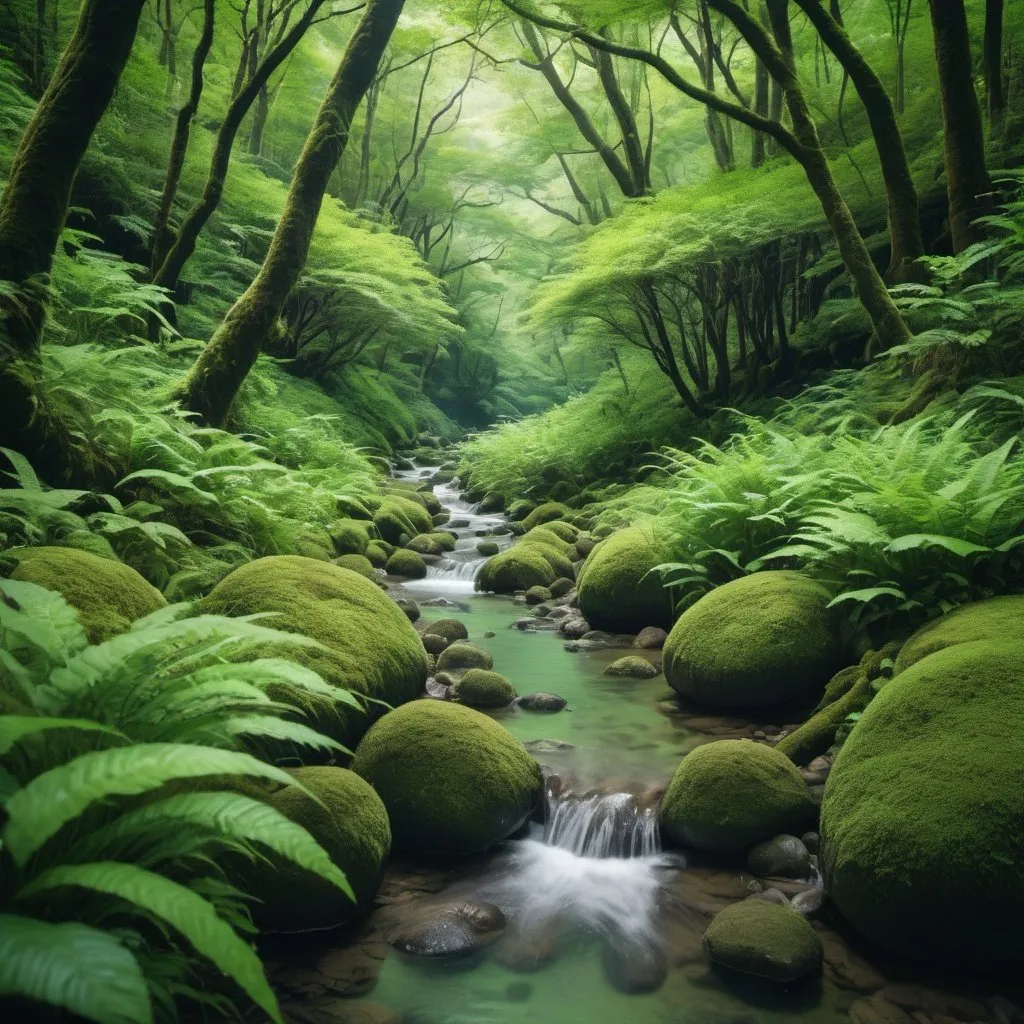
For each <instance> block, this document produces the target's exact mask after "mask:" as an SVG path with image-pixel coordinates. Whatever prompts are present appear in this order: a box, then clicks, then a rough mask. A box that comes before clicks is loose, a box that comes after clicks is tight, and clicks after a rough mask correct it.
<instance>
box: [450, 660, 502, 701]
mask: <svg viewBox="0 0 1024 1024" xmlns="http://www.w3.org/2000/svg"><path fill="white" fill-rule="evenodd" d="M452 696H453V697H454V698H455V699H456V700H457V701H458V702H459V703H460V704H465V705H466V706H467V707H471V708H504V707H507V706H508V705H509V704H511V703H512V701H514V700H515V699H516V691H515V690H514V689H513V687H512V684H511V683H510V682H509V681H508V680H507V679H506V678H505V677H504V676H503V675H499V673H497V672H489V671H488V670H487V669H484V668H471V669H469V670H468V671H467V672H466V673H465V674H464V675H463V676H462V678H461V679H459V680H458V682H456V684H455V686H454V687H453V690H452Z"/></svg>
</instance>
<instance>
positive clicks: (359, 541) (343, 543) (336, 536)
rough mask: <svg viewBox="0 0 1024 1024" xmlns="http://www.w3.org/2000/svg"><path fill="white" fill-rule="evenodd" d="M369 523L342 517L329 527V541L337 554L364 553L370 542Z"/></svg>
mask: <svg viewBox="0 0 1024 1024" xmlns="http://www.w3.org/2000/svg"><path fill="white" fill-rule="evenodd" d="M369 525H370V524H369V523H365V522H362V521H360V520H358V519H342V520H339V521H338V522H337V523H335V524H334V526H332V527H331V530H330V534H331V543H332V544H333V545H334V550H335V552H336V553H337V554H339V555H365V554H366V548H367V545H369V543H370V536H369V532H368V527H369Z"/></svg>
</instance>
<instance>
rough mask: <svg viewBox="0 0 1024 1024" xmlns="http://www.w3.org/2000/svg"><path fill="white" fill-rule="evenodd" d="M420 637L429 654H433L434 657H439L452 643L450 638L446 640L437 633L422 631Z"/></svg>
mask: <svg viewBox="0 0 1024 1024" xmlns="http://www.w3.org/2000/svg"><path fill="white" fill-rule="evenodd" d="M420 639H421V640H422V641H423V648H424V650H425V651H426V652H427V654H433V655H434V657H437V655H439V654H440V653H441V652H442V651H443V650H444V649H445V648H446V647H447V646H448V645H449V644H450V643H451V641H450V640H446V639H445V638H444V637H443V636H438V635H437V634H436V633H421V634H420Z"/></svg>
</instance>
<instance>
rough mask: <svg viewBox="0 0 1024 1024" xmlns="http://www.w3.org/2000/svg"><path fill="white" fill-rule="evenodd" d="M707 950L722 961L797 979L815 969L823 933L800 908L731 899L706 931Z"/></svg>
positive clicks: (734, 967) (759, 973)
mask: <svg viewBox="0 0 1024 1024" xmlns="http://www.w3.org/2000/svg"><path fill="white" fill-rule="evenodd" d="M704 949H705V950H706V952H707V954H708V956H709V957H710V958H711V959H712V960H713V961H715V963H718V964H721V965H722V966H724V967H729V968H731V969H732V970H735V971H742V972H743V973H744V974H752V975H755V976H757V977H761V978H768V979H769V980H771V981H779V982H789V981H796V980H797V979H798V978H802V977H804V976H805V975H807V974H811V973H812V972H814V971H816V970H818V968H819V967H820V966H821V960H822V955H823V950H822V945H821V939H819V938H818V934H817V932H815V930H814V928H812V927H811V924H810V922H809V921H808V920H807V919H806V918H805V917H804V916H803V914H801V913H799V912H798V911H796V910H794V909H793V908H792V907H784V906H782V905H781V904H779V903H769V902H767V901H766V900H757V899H747V900H742V901H741V902H739V903H733V904H732V905H731V906H728V907H726V908H725V909H724V910H722V911H719V913H718V914H716V915H715V918H714V920H713V921H712V922H711V924H709V925H708V929H707V931H706V932H705V933H704Z"/></svg>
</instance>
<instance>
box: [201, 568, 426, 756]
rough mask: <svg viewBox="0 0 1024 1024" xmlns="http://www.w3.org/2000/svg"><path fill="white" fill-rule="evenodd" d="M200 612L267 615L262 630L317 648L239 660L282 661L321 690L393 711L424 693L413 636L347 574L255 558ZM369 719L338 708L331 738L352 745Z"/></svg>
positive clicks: (389, 605)
mask: <svg viewBox="0 0 1024 1024" xmlns="http://www.w3.org/2000/svg"><path fill="white" fill-rule="evenodd" d="M199 610H200V611H201V612H204V613H209V614H215V615H237V616H241V615H252V614H255V613H256V612H274V613H275V614H274V615H272V616H268V617H267V618H266V619H264V620H263V623H264V625H267V626H272V627H273V628H274V629H279V630H283V631H285V632H287V633H300V634H302V635H303V636H307V637H310V638H312V639H313V640H317V641H318V642H319V644H320V645H321V646H319V647H303V646H298V645H293V644H286V643H279V644H278V643H268V644H263V643H261V644H257V645H255V646H253V647H250V648H247V649H246V651H245V655H244V659H245V660H251V659H252V658H257V657H259V658H267V657H278V658H286V659H288V660H290V661H295V662H298V663H299V664H301V665H306V666H308V667H309V668H311V669H313V670H314V671H315V672H318V673H319V674H320V675H321V676H322V677H323V678H324V679H325V680H326V681H327V682H328V683H331V684H333V685H335V686H340V687H342V688H343V689H346V690H352V691H354V692H356V693H364V694H366V695H367V696H370V697H373V698H375V699H377V700H382V701H386V702H387V703H388V704H392V705H395V704H404V703H405V702H406V701H408V700H412V699H413V698H414V697H418V696H419V695H420V693H422V692H423V686H424V684H425V682H426V679H427V672H428V668H429V662H428V660H427V652H426V651H424V649H423V644H422V643H421V642H420V638H419V634H418V633H417V632H416V630H415V629H413V627H412V623H411V622H410V621H409V619H408V617H407V616H406V615H405V613H404V612H403V611H402V609H401V608H399V606H398V605H397V604H396V603H395V602H394V601H392V600H391V598H389V597H388V596H387V595H386V594H385V593H384V592H383V591H382V590H381V589H380V587H378V586H377V585H376V584H374V583H371V582H370V581H369V580H368V579H365V578H364V577H362V576H360V575H358V574H357V573H354V572H351V571H350V570H348V569H342V568H340V567H339V566H336V565H331V564H330V563H328V562H317V561H314V560H313V559H309V558H301V557H298V556H296V555H274V556H271V557H269V558H259V559H257V560H256V561H254V562H249V563H247V564H246V565H243V566H241V567H240V568H238V569H235V571H234V572H232V573H229V574H228V575H227V576H225V577H224V579H223V580H221V582H220V583H218V584H217V586H216V587H214V589H213V590H212V591H211V592H210V594H209V595H208V596H207V597H206V598H204V599H203V600H202V601H201V602H200V603H199ZM372 707H373V705H371V708H372ZM373 715H374V712H373V711H372V710H369V709H368V710H366V711H362V710H356V709H353V708H348V707H341V706H339V717H340V720H341V722H342V723H343V727H342V728H340V729H339V730H337V731H332V732H331V733H330V735H331V736H332V737H333V738H334V739H337V740H339V741H340V742H342V743H345V744H346V745H351V744H352V743H354V742H355V740H356V739H358V737H359V736H361V735H362V734H363V733H364V732H365V731H366V730H367V729H368V728H369V726H370V723H371V722H372V721H373Z"/></svg>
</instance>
